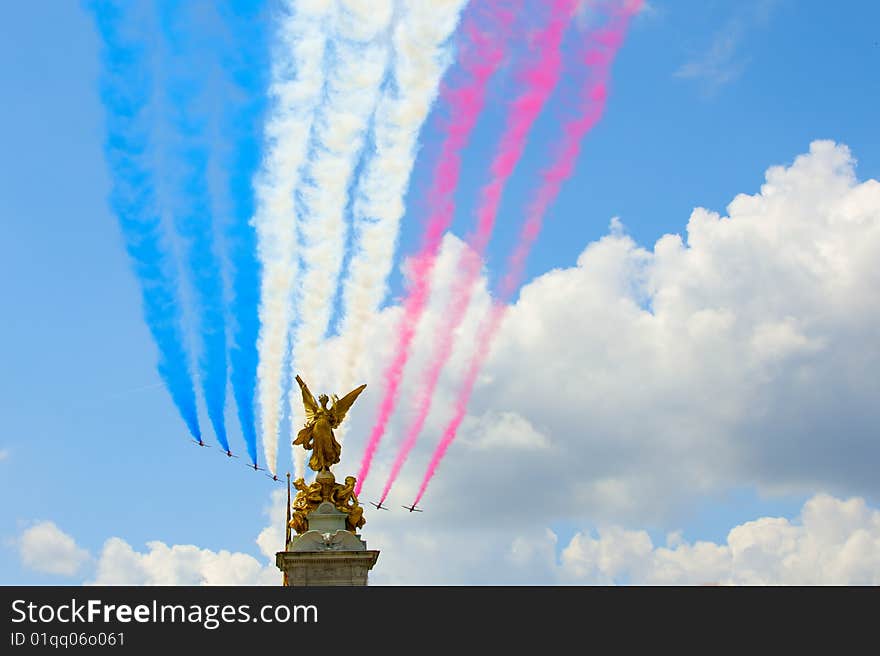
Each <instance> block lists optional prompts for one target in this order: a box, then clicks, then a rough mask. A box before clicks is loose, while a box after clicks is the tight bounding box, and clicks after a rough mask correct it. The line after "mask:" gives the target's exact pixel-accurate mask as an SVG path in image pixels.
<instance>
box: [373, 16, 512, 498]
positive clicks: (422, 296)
mask: <svg viewBox="0 0 880 656" xmlns="http://www.w3.org/2000/svg"><path fill="white" fill-rule="evenodd" d="M486 13H487V14H488V19H489V20H488V22H487V24H486V29H485V31H484V30H483V29H482V27H481V25H480V24H478V19H477V18H476V17H474V16H473V15H469V16H468V17H467V19H466V21H465V25H464V29H463V32H464V34H465V36H466V38H467V39H468V41H466V42H465V43H464V44H463V45H462V51H461V52H460V54H459V60H460V64H461V67H462V69H463V71H464V74H465V80H464V82H463V83H462V84H461V86H458V87H455V88H452V89H445V90H444V91H443V92H442V96H443V98H444V100H445V101H446V102H447V103H448V105H449V116H450V117H452V118H451V119H450V120H449V121H448V122H446V123H445V124H444V125H443V128H444V135H443V139H442V145H441V147H440V155H439V158H438V160H437V163H436V165H435V168H434V175H433V178H432V182H431V188H430V189H429V191H428V206H429V207H430V208H431V210H430V214H429V215H428V219H427V221H426V224H425V228H424V231H423V233H422V244H421V247H420V249H419V251H418V253H417V254H416V255H415V256H414V257H413V258H412V260H411V276H412V281H411V283H410V284H409V287H410V288H409V293H408V294H407V297H406V299H405V300H404V303H403V317H402V318H401V322H400V325H399V326H398V328H397V340H396V343H395V350H394V357H393V358H392V360H391V362H390V363H389V365H388V367H387V368H386V369H385V371H384V375H383V382H384V393H383V396H382V400H381V402H380V405H379V412H378V416H377V419H376V422H375V424H374V425H373V428H372V430H371V432H370V435H369V438H368V440H367V444H366V448H365V450H364V455H363V457H362V460H361V467H360V472H359V473H358V476H357V487H356V493H358V494H359V493H360V490H361V487H362V486H363V483H364V481H365V480H366V477H367V475H368V474H369V472H370V466H371V464H372V461H373V457H374V455H375V453H376V449H378V447H379V442H380V441H381V439H382V436H383V435H384V434H385V429H386V427H387V425H388V421H389V419H390V418H391V415H392V413H393V412H394V409H395V407H396V405H397V399H398V394H399V390H400V382H401V379H402V378H403V370H404V367H405V365H406V362H407V360H408V359H409V352H410V347H411V344H412V340H413V338H414V336H415V333H416V328H417V327H418V323H419V319H420V318H421V316H422V313H423V312H424V308H425V305H426V304H427V301H428V298H429V296H430V278H431V273H432V272H433V270H434V265H435V263H436V260H437V255H438V253H439V250H440V244H441V241H442V238H443V233H444V232H445V231H446V230H447V228H448V227H449V225H450V224H451V223H452V219H453V216H454V214H455V197H454V193H455V189H456V187H457V186H458V180H459V175H460V173H461V152H462V150H463V149H464V147H465V146H466V145H467V143H468V141H469V140H470V136H471V133H472V131H473V129H474V126H475V125H476V123H477V119H478V118H479V116H480V114H481V113H482V111H483V106H484V105H485V101H486V88H487V85H488V83H489V80H490V79H491V78H492V76H493V75H494V74H495V72H496V71H497V70H498V68H499V66H500V65H501V63H502V61H503V60H504V56H505V53H506V50H505V40H506V38H507V36H508V35H507V30H508V28H509V27H510V24H511V23H512V21H513V18H514V16H515V12H513V11H511V10H510V9H509V8H506V7H505V6H504V4H503V3H501V2H491V3H489V5H488V8H487V11H486Z"/></svg>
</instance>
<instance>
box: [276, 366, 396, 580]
mask: <svg viewBox="0 0 880 656" xmlns="http://www.w3.org/2000/svg"><path fill="white" fill-rule="evenodd" d="M296 382H297V383H299V386H300V389H301V390H302V396H303V406H305V410H306V423H305V428H303V429H302V430H301V431H299V433H298V434H297V437H296V439H295V440H294V441H293V444H294V446H302V447H303V448H304V449H306V450H310V451H311V452H312V456H311V458H310V459H309V468H310V469H312V470H313V471H316V472H317V476H315V480H314V482H313V483H311V484H310V485H307V484H306V482H305V480H304V479H302V478H298V479H296V480H295V481H294V482H293V486H294V487H295V488H296V490H297V495H296V498H295V499H294V501H293V504H291V503H290V474H288V475H287V526H286V530H285V544H284V551H279V552H278V553H276V554H275V564H276V565H277V566H278V569H280V570H281V571H282V573H283V585H285V586H325V585H367V575H368V573H369V571H370V570H371V569H372V568H373V565H375V564H376V559H377V558H378V557H379V552H378V551H368V550H367V543H366V542H364V540H362V539H361V537H360V536H359V535H358V533H357V531H358V529H359V528H361V527H362V526H363V525H364V524H365V523H366V519H365V518H364V509H363V508H362V507H361V506H360V504H359V503H358V500H357V496H355V492H354V490H355V484H356V483H357V481H356V479H355V477H354V476H347V477H346V478H345V483H344V484H342V483H337V482H336V477H335V476H334V475H333V473H332V472H331V471H330V467H331V466H332V465H335V464H336V463H338V462H339V458H340V455H341V452H342V447H341V445H340V444H339V442H337V441H336V436H335V435H334V434H333V429H334V428H336V427H338V426H339V425H340V424H341V423H342V421H343V420H344V419H345V415H346V413H347V412H348V409H349V408H350V407H351V405H352V404H353V403H354V401H355V399H356V398H357V397H358V395H359V394H360V393H361V392H362V391H363V390H364V388H365V387H366V385H361V386H360V387H358V388H356V389H354V390H352V391H351V392H349V393H348V394H346V395H345V396H344V397H342V398H341V399H339V398H337V397H336V396H333V399H332V401H333V403H332V405H331V406H330V407H329V408H328V407H327V402H328V401H330V398H329V397H328V396H327V395H326V394H321V396H319V397H318V399H317V400H315V397H313V396H312V393H311V392H310V391H309V388H308V387H307V386H306V384H305V382H303V380H302V378H300V377H299V376H297V377H296ZM292 531H293V532H296V536H293V535H292Z"/></svg>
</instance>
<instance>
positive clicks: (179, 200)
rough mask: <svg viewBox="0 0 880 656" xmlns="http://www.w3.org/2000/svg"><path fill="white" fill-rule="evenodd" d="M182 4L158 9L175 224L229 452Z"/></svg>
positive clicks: (201, 130) (207, 379) (216, 292)
mask: <svg viewBox="0 0 880 656" xmlns="http://www.w3.org/2000/svg"><path fill="white" fill-rule="evenodd" d="M180 4H181V3H180V2H178V1H177V0H172V1H170V2H162V3H160V5H159V8H160V9H159V16H160V23H161V27H162V32H163V35H164V37H165V39H166V42H167V43H168V45H169V47H170V50H171V60H170V62H169V63H170V66H169V67H168V68H169V70H170V74H169V80H168V92H167V99H168V101H169V104H170V113H171V120H172V124H173V126H174V127H175V128H176V131H175V134H174V138H175V146H176V147H175V148H174V149H173V151H172V152H173V154H174V155H175V158H174V164H175V165H176V166H175V171H174V178H175V182H174V191H173V192H172V194H171V197H172V198H173V207H172V210H173V214H174V225H175V227H176V228H177V232H178V234H179V235H180V236H181V238H182V241H183V259H184V261H185V263H186V265H187V268H188V270H189V274H190V281H191V283H192V288H193V292H194V301H195V308H196V314H197V316H198V323H197V325H198V334H199V338H200V341H201V350H200V351H199V357H198V364H199V373H200V378H201V383H202V393H203V394H204V397H205V406H206V408H207V411H208V417H209V418H210V420H211V425H212V426H213V428H214V434H215V435H216V436H217V441H218V442H219V443H220V446H222V447H223V449H224V450H225V451H228V450H229V440H228V438H227V435H226V420H225V417H224V410H225V407H226V326H225V320H224V303H223V278H222V274H221V271H220V264H219V260H218V258H217V255H216V252H215V245H214V237H213V231H214V221H213V213H212V205H211V194H210V189H209V183H208V168H209V164H210V135H209V134H208V128H209V117H208V116H206V115H205V112H204V111H200V109H199V107H200V105H204V99H203V91H204V88H203V85H202V84H201V83H200V78H201V77H204V75H205V71H204V70H200V67H199V66H198V62H197V61H196V60H197V57H196V56H195V53H193V52H192V51H191V50H190V49H189V48H188V47H187V44H188V43H190V42H192V35H188V34H187V33H186V32H185V31H184V32H182V31H181V30H180V29H179V28H178V26H177V25H176V23H175V18H176V17H177V16H179V15H180V14H181V11H180V8H181V7H180Z"/></svg>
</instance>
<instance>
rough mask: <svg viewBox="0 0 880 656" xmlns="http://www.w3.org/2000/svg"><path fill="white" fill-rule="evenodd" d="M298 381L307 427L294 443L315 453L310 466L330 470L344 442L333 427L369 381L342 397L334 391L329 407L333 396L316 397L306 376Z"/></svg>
mask: <svg viewBox="0 0 880 656" xmlns="http://www.w3.org/2000/svg"><path fill="white" fill-rule="evenodd" d="M296 382H298V383H299V387H300V389H301V390H302V397H303V406H305V409H306V423H305V428H303V429H302V430H301V431H300V432H299V433H297V436H296V439H295V440H294V441H293V445H294V446H302V447H303V448H304V449H306V450H307V451H308V450H311V452H312V457H311V458H309V467H310V468H311V469H313V470H314V471H316V472H320V471H323V470H325V469H327V470H329V469H330V467H331V466H332V465H335V464H336V463H337V462H339V454H340V453H341V452H342V446H340V444H339V442H337V441H336V436H335V435H334V434H333V429H334V428H337V427H338V426H339V424H341V423H342V420H343V419H345V413H346V412H348V409H349V408H350V407H351V405H352V404H353V403H354V400H355V399H356V398H357V397H358V394H360V393H361V392H363V391H364V388H365V387H366V385H361V386H360V387H357V388H355V389H353V390H352V391H350V392H349V393H348V394H346V395H345V396H343V397H342V398H341V399H340V398H338V397H337V396H336V395H335V394H334V395H333V405H331V406H330V407H329V408H328V407H327V402H328V401H329V400H330V398H329V397H328V396H327V395H326V394H321V396H319V397H318V400H317V401H315V397H314V396H312V393H311V392H310V391H309V388H308V387H307V386H306V384H305V383H304V382H303V379H302V378H300V377H299V376H297V377H296ZM318 403H320V405H318Z"/></svg>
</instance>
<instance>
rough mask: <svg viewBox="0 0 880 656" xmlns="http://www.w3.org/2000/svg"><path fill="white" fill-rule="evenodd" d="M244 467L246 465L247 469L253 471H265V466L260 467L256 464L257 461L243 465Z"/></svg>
mask: <svg viewBox="0 0 880 656" xmlns="http://www.w3.org/2000/svg"><path fill="white" fill-rule="evenodd" d="M245 467H247V468H248V469H253V470H254V471H266V469H265V467H260V466H258V465H257V463H254V464H252V465H245Z"/></svg>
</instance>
